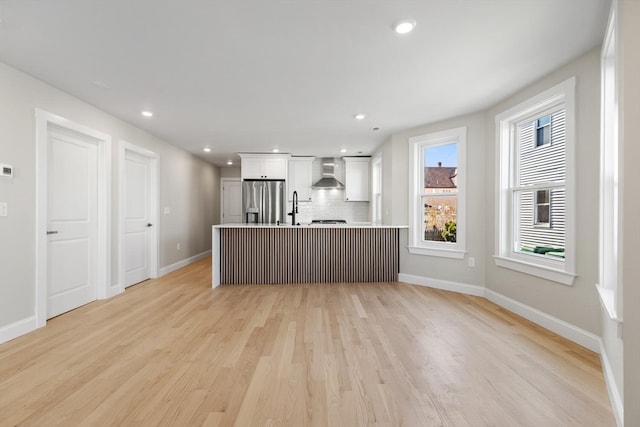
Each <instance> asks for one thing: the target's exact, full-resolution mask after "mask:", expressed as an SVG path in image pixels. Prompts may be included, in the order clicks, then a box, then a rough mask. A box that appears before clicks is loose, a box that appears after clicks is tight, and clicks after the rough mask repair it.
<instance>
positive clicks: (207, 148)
mask: <svg viewBox="0 0 640 427" xmlns="http://www.w3.org/2000/svg"><path fill="white" fill-rule="evenodd" d="M202 151H204V152H205V153H209V152H211V148H209V147H204V148H203V149H202Z"/></svg>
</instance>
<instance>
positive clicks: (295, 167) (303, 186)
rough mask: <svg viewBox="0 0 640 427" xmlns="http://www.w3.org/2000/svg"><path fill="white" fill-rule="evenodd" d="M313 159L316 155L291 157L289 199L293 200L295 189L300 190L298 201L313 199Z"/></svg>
mask: <svg viewBox="0 0 640 427" xmlns="http://www.w3.org/2000/svg"><path fill="white" fill-rule="evenodd" d="M313 159H314V157H291V159H289V181H288V184H289V191H288V194H289V195H288V199H289V201H292V199H293V192H294V191H297V192H298V201H300V202H307V201H309V202H310V201H311V185H312V184H313V180H312V171H313Z"/></svg>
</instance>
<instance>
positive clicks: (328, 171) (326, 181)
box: [311, 158, 344, 190]
mask: <svg viewBox="0 0 640 427" xmlns="http://www.w3.org/2000/svg"><path fill="white" fill-rule="evenodd" d="M335 162H336V160H335V159H332V158H324V159H322V178H321V179H320V180H319V181H318V182H316V183H315V184H313V186H312V187H311V188H313V189H314V190H344V184H343V183H341V182H340V181H338V180H337V179H336V175H335Z"/></svg>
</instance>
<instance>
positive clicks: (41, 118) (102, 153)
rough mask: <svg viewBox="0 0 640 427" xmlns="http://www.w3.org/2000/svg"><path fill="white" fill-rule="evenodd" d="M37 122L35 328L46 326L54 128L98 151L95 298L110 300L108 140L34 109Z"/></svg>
mask: <svg viewBox="0 0 640 427" xmlns="http://www.w3.org/2000/svg"><path fill="white" fill-rule="evenodd" d="M35 119H36V150H35V151H36V199H35V202H36V209H35V211H36V224H35V228H36V229H35V231H36V236H35V246H36V265H35V273H36V274H35V320H36V328H40V327H42V326H44V325H46V323H47V302H48V301H47V299H48V298H47V289H48V283H47V279H48V277H47V271H48V268H47V260H48V245H47V221H48V192H49V186H48V171H49V169H48V166H49V165H48V162H49V160H48V159H49V157H48V146H49V144H48V142H49V128H50V126H51V125H54V126H56V127H59V128H63V129H67V130H71V131H73V132H76V133H79V134H81V135H83V136H85V137H88V138H89V139H91V140H93V143H94V144H95V145H96V147H97V155H98V165H97V166H98V167H97V174H98V176H97V178H98V194H97V201H98V211H97V212H98V217H97V223H98V235H97V248H98V259H97V261H98V262H97V271H96V279H97V280H96V296H97V298H98V299H105V298H109V297H111V296H112V295H113V294H112V292H111V136H110V135H107V134H106V133H103V132H99V131H97V130H95V129H93V128H90V127H88V126H85V125H82V124H79V123H76V122H73V121H71V120H69V119H66V118H64V117H61V116H58V115H56V114H52V113H49V112H48V111H45V110H41V109H39V108H36V109H35Z"/></svg>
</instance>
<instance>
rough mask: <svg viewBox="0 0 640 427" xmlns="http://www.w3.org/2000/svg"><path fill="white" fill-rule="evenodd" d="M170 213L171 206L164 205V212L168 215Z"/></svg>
mask: <svg viewBox="0 0 640 427" xmlns="http://www.w3.org/2000/svg"><path fill="white" fill-rule="evenodd" d="M170 213H171V208H170V207H165V208H164V214H165V215H169V214H170Z"/></svg>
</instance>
